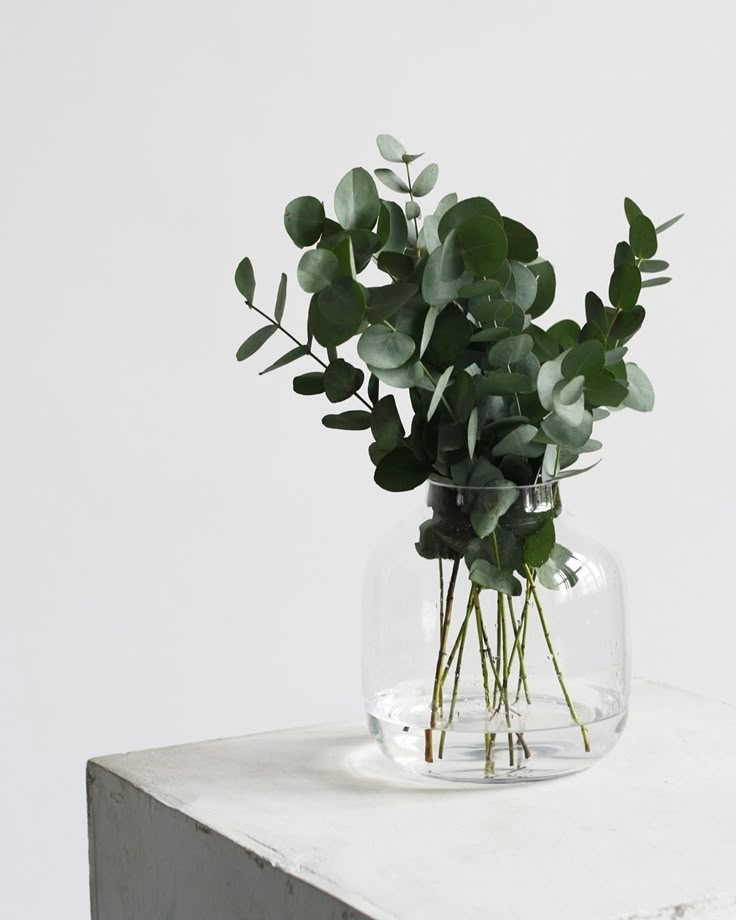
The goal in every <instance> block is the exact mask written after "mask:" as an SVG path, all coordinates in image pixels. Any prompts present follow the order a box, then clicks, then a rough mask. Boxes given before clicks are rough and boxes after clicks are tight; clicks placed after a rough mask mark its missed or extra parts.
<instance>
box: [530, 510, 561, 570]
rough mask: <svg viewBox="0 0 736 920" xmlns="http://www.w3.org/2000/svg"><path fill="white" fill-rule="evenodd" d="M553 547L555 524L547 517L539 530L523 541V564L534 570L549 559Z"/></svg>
mask: <svg viewBox="0 0 736 920" xmlns="http://www.w3.org/2000/svg"><path fill="white" fill-rule="evenodd" d="M554 545H555V523H554V520H553V519H552V517H548V518H547V520H546V521H545V522H544V524H542V526H541V527H540V528H539V530H535V531H534V533H531V534H529V536H528V537H526V539H525V540H524V562H526V564H527V565H530V566H531V567H532V568H534V569H536V568H538V567H539V566H540V565H544V563H545V562H546V561H547V560H548V559H549V557H550V554H551V553H552V549H553V548H554Z"/></svg>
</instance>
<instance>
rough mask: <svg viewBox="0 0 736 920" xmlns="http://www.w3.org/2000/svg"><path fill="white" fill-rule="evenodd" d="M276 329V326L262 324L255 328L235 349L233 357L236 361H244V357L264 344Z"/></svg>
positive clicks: (253, 352)
mask: <svg viewBox="0 0 736 920" xmlns="http://www.w3.org/2000/svg"><path fill="white" fill-rule="evenodd" d="M277 329H278V326H262V327H261V328H260V329H256V331H255V332H254V333H253V334H252V335H249V336H248V338H247V339H246V340H245V341H244V342H243V344H242V345H241V346H240V348H239V349H238V350H237V352H236V355H235V357H236V358H237V359H238V361H245V359H246V358H250V356H251V355H254V354H255V353H256V352H257V351H258V349H259V348H260V347H261V346H262V345H265V344H266V342H267V341H268V340H269V339H270V338H271V336H272V335H273V334H274V332H276V330H277Z"/></svg>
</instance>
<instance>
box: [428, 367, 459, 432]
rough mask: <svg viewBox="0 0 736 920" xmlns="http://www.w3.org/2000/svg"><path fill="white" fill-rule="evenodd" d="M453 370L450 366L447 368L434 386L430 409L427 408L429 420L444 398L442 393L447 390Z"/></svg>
mask: <svg viewBox="0 0 736 920" xmlns="http://www.w3.org/2000/svg"><path fill="white" fill-rule="evenodd" d="M452 371H453V368H452V367H448V368H447V369H446V370H444V371H443V372H442V374H441V376H440V378H439V380H438V381H437V384H436V386H435V388H434V393H432V399H431V400H430V403H429V409H427V421H429V420H430V419H431V418H432V416H433V415H434V413H435V412H436V410H437V406H439V404H440V400H441V399H442V394H443V393H444V392H445V388H446V387H447V384H448V383H449V382H450V377H451V376H452Z"/></svg>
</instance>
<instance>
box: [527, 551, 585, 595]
mask: <svg viewBox="0 0 736 920" xmlns="http://www.w3.org/2000/svg"><path fill="white" fill-rule="evenodd" d="M581 568H582V563H581V562H579V561H578V559H577V558H576V557H575V556H574V555H573V554H572V553H571V552H570V550H569V549H566V548H565V547H564V546H560V544H559V543H556V544H555V545H554V547H553V548H552V552H551V553H550V557H549V559H548V560H547V561H546V562H545V563H544V565H541V566H540V567H539V568H538V569H537V575H538V578H539V582H540V584H541V585H542V586H543V587H545V588H547V589H548V590H550V591H559V590H562V589H564V588H574V587H575V585H576V584H577V583H578V574H577V573H578V572H579V571H580V569H581Z"/></svg>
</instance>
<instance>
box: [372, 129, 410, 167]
mask: <svg viewBox="0 0 736 920" xmlns="http://www.w3.org/2000/svg"><path fill="white" fill-rule="evenodd" d="M376 144H377V145H378V151H379V153H380V154H381V156H382V157H383V158H384V160H388V161H389V163H401V162H403V157H404V154H405V153H406V150H405V149H404V145H403V144H401V143H399V141H397V140H396V138H395V137H391V135H390V134H379V135H378V137H377V138H376Z"/></svg>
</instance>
